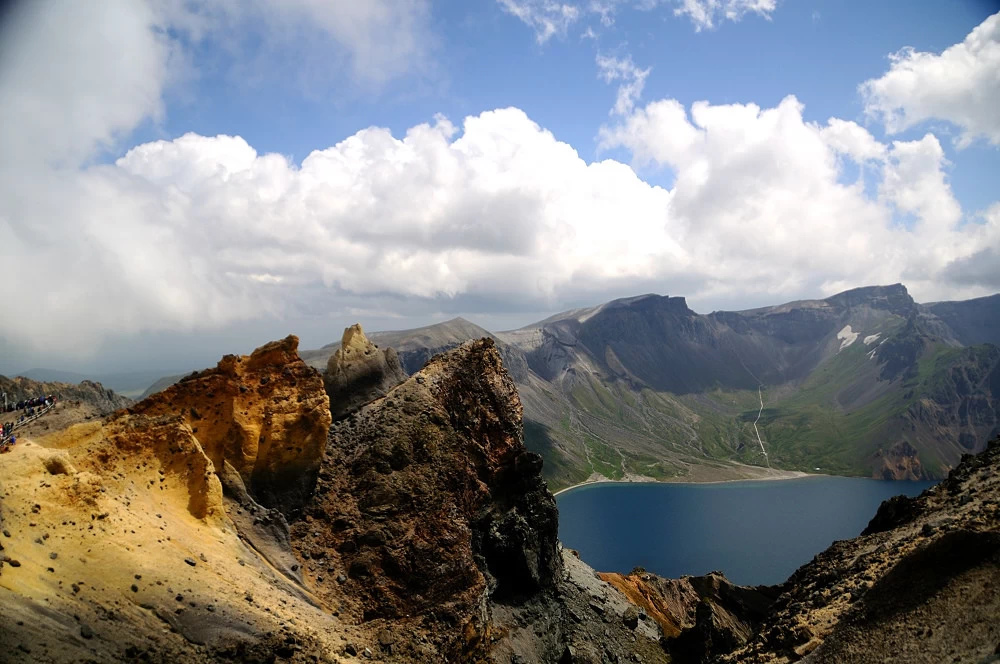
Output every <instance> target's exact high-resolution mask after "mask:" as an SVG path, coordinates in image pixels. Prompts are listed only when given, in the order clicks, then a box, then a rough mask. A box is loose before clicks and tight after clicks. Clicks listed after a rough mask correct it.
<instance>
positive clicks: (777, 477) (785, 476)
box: [552, 469, 841, 496]
mask: <svg viewBox="0 0 1000 664" xmlns="http://www.w3.org/2000/svg"><path fill="white" fill-rule="evenodd" d="M761 470H764V469H761ZM773 472H774V474H773V475H759V476H757V477H734V478H732V479H725V480H672V479H670V480H655V479H653V478H649V477H641V478H639V477H637V478H636V479H624V480H612V479H607V478H605V479H593V480H586V481H584V482H580V483H579V484H574V485H572V486H568V487H566V488H564V489H559V490H558V491H556V492H555V493H553V494H552V495H553V496H558V495H559V494H562V493H566V492H567V491H572V490H574V489H580V488H582V487H585V486H593V485H595V484H664V485H667V484H683V485H701V484H731V483H733V482H777V481H784V480H800V479H803V478H806V477H841V476H840V475H828V474H826V473H806V472H803V471H801V470H775V471H773Z"/></svg>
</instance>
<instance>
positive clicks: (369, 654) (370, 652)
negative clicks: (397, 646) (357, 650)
mask: <svg viewBox="0 0 1000 664" xmlns="http://www.w3.org/2000/svg"><path fill="white" fill-rule="evenodd" d="M362 654H363V655H364V656H365V657H367V658H368V659H371V658H372V651H371V649H369V648H365V651H364V652H363V653H362Z"/></svg>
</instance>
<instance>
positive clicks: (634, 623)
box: [622, 606, 639, 629]
mask: <svg viewBox="0 0 1000 664" xmlns="http://www.w3.org/2000/svg"><path fill="white" fill-rule="evenodd" d="M622 624H624V625H625V626H626V627H628V628H629V629H636V628H637V627H639V611H638V610H637V609H636V608H635V607H634V606H630V607H628V608H627V609H625V613H624V614H622Z"/></svg>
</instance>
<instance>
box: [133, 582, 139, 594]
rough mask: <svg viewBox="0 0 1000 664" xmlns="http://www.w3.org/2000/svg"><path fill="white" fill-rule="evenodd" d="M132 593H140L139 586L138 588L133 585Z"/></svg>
mask: <svg viewBox="0 0 1000 664" xmlns="http://www.w3.org/2000/svg"><path fill="white" fill-rule="evenodd" d="M132 592H134V593H137V592H139V586H137V585H135V584H134V583H133V584H132Z"/></svg>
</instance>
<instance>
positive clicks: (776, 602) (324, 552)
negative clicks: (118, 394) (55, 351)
mask: <svg viewBox="0 0 1000 664" xmlns="http://www.w3.org/2000/svg"><path fill="white" fill-rule="evenodd" d="M297 345H298V340H297V339H296V338H295V337H288V338H287V339H284V340H282V341H278V342H274V343H271V344H268V345H266V346H263V347H262V348H259V349H257V350H256V351H254V353H252V354H251V355H249V356H244V357H236V356H227V357H225V358H223V359H222V361H220V362H219V364H218V366H217V367H216V368H214V369H210V370H208V371H204V372H201V373H198V374H194V375H191V376H189V377H187V378H185V379H184V380H183V381H181V382H179V383H178V384H176V385H174V386H173V387H171V388H169V389H167V390H166V391H164V392H161V393H159V394H157V395H155V396H153V397H151V398H149V399H146V400H144V401H143V402H140V403H139V404H136V405H134V406H131V407H130V408H128V409H124V410H119V411H117V412H116V413H114V414H112V415H110V416H108V417H107V418H105V419H103V420H101V421H85V422H83V423H80V424H78V425H75V426H72V427H70V428H68V429H65V430H63V431H59V432H56V433H52V434H50V435H48V436H45V437H39V438H37V439H36V440H29V441H27V442H25V443H24V444H19V445H18V446H16V447H15V448H14V450H13V451H12V452H11V453H9V454H7V455H4V458H3V463H0V531H2V534H0V559H2V561H3V562H2V564H0V661H17V662H22V661H29V662H30V661H37V662H66V661H80V662H88V661H99V662H111V661H151V662H203V661H217V660H219V659H228V660H233V661H252V662H273V661H293V662H341V661H348V662H349V661H356V660H358V659H361V660H374V661H386V662H443V661H450V662H496V663H501V662H502V663H503V664H507V663H511V664H516V663H522V664H523V663H527V662H566V663H572V662H587V663H589V662H594V663H596V662H630V661H631V662H667V661H674V662H702V661H734V662H738V661H759V662H782V661H797V660H799V659H802V658H805V660H806V661H819V662H826V661H831V662H832V661H884V660H885V659H886V658H888V659H890V661H935V662H937V661H952V659H953V658H954V657H955V656H957V657H958V660H957V661H988V660H987V659H984V658H988V657H990V656H992V655H991V653H993V652H994V649H995V648H996V646H997V644H998V643H1000V631H998V629H1000V628H997V627H996V625H997V624H998V621H997V620H996V618H997V616H1000V592H998V587H997V579H998V578H1000V575H998V574H997V572H998V571H1000V570H998V564H1000V559H998V548H997V538H998V523H1000V511H998V510H1000V485H998V480H997V478H996V470H997V467H998V465H1000V444H993V445H992V446H991V447H990V448H989V449H988V450H987V451H986V452H984V453H983V454H982V455H980V456H978V457H967V458H966V459H965V460H964V461H963V462H962V464H961V465H960V467H959V468H958V469H956V470H955V471H953V472H952V474H951V476H950V477H949V479H948V480H947V481H946V482H944V483H943V484H942V485H940V486H938V487H936V488H935V489H933V490H932V491H930V492H927V493H925V494H924V495H923V496H921V497H920V498H918V499H914V500H912V501H911V500H895V501H890V502H889V503H886V504H885V505H884V506H883V507H882V509H881V510H880V512H879V514H878V515H877V516H876V518H875V519H874V520H873V521H872V524H871V525H870V526H869V529H868V531H866V533H865V534H864V535H862V536H861V537H859V538H856V539H854V540H849V541H846V542H838V543H836V544H835V545H834V546H832V547H831V548H830V549H829V550H827V551H826V552H824V553H822V554H820V555H819V556H817V558H816V559H815V560H814V561H813V562H812V563H810V564H808V565H806V566H804V567H803V568H801V569H800V570H799V571H798V572H796V574H795V575H794V576H793V577H792V578H791V579H790V580H789V581H788V582H787V583H786V584H784V585H782V586H778V587H769V588H742V587H738V586H734V585H732V584H730V583H729V582H728V581H726V580H725V579H724V578H723V577H722V576H721V575H717V574H712V575H708V576H705V577H688V578H683V579H679V580H668V579H661V578H659V577H656V576H655V575H652V574H648V573H646V572H644V571H642V570H635V571H634V572H633V573H632V574H627V575H623V574H597V573H595V572H594V570H592V569H591V568H589V567H588V566H587V565H586V564H584V563H583V562H582V561H580V560H579V559H578V558H577V557H576V556H575V555H574V554H573V552H571V551H567V550H564V549H563V548H562V546H561V545H560V544H559V542H558V539H557V535H558V512H557V509H556V504H555V500H554V498H553V497H552V494H551V493H550V492H549V491H548V489H547V488H546V485H545V483H544V481H543V480H542V476H541V465H542V463H541V458H540V457H539V456H538V455H537V454H535V453H533V452H530V451H528V450H526V449H525V447H524V442H523V433H522V405H521V401H520V398H519V396H518V392H517V389H516V388H515V385H514V383H513V381H512V379H511V377H510V376H509V375H508V373H507V371H506V370H505V369H504V365H503V361H502V359H501V354H500V353H499V351H498V348H497V345H496V343H495V342H494V341H493V340H491V339H482V340H479V341H473V342H469V343H466V344H464V345H462V346H461V347H459V348H457V349H454V350H452V351H449V352H448V353H445V354H441V355H437V356H435V357H434V358H432V359H431V360H430V361H429V362H428V363H427V364H426V365H424V366H423V368H421V369H420V370H419V371H417V372H416V373H414V374H413V375H412V376H410V377H409V378H406V379H405V380H403V378H404V376H403V374H402V372H401V371H400V367H399V361H398V358H397V357H396V355H395V353H391V352H389V351H388V350H382V349H378V348H376V347H375V346H374V345H373V344H371V343H370V342H369V341H368V340H367V339H366V338H365V337H364V334H363V332H362V331H361V330H360V328H357V329H354V330H348V332H347V333H345V341H344V344H343V347H344V348H345V349H346V350H345V352H343V353H340V355H339V356H337V357H335V358H331V359H330V369H329V370H328V372H327V374H326V376H325V380H324V377H323V376H322V375H321V374H320V373H319V372H318V371H316V370H314V369H312V368H310V367H309V366H307V365H306V364H305V363H304V362H303V361H302V359H301V358H300V357H299V355H298V352H297ZM359 393H364V394H365V395H366V396H364V397H361V398H359V397H358V394H359ZM331 404H333V408H332V409H333V410H334V411H336V412H338V416H337V417H334V416H331ZM927 657H931V659H927Z"/></svg>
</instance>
